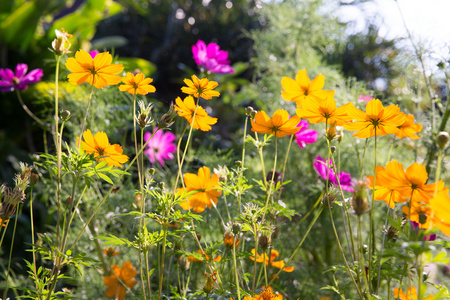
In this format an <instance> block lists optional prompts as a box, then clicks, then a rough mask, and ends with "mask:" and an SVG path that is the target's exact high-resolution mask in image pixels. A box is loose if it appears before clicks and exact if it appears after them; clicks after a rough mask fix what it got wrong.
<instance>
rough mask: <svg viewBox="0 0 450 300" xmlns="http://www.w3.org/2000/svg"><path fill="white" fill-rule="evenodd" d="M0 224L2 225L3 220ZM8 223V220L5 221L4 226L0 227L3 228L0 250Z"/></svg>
mask: <svg viewBox="0 0 450 300" xmlns="http://www.w3.org/2000/svg"><path fill="white" fill-rule="evenodd" d="M2 223H3V220H2ZM9 223H10V220H7V221H6V224H5V226H3V225H2V226H1V228H3V233H2V238H1V240H0V249H1V248H2V244H3V238H4V237H5V233H6V230H7V229H8V225H9Z"/></svg>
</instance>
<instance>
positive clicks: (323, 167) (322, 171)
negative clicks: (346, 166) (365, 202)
mask: <svg viewBox="0 0 450 300" xmlns="http://www.w3.org/2000/svg"><path fill="white" fill-rule="evenodd" d="M313 166H314V169H315V170H316V172H317V174H319V175H320V177H322V178H323V179H324V180H327V174H328V180H329V181H330V182H332V183H333V184H334V185H335V186H338V182H337V179H336V174H335V173H334V170H333V168H332V167H331V159H329V160H328V166H327V161H326V160H325V159H323V158H322V157H320V156H317V157H316V160H315V161H314V164H313ZM339 182H340V184H341V187H342V190H344V191H347V192H354V189H353V187H352V178H351V176H350V174H349V173H345V172H340V173H339Z"/></svg>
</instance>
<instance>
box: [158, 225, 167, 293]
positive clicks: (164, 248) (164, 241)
mask: <svg viewBox="0 0 450 300" xmlns="http://www.w3.org/2000/svg"><path fill="white" fill-rule="evenodd" d="M163 234H164V237H163V244H162V254H161V271H160V274H159V288H158V300H159V299H161V293H162V285H163V277H164V258H165V255H166V242H167V225H165V224H163Z"/></svg>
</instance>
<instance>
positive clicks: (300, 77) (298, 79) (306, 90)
mask: <svg viewBox="0 0 450 300" xmlns="http://www.w3.org/2000/svg"><path fill="white" fill-rule="evenodd" d="M324 85H325V76H323V75H322V74H319V75H317V77H316V78H314V79H313V80H312V81H311V80H310V79H309V77H308V74H307V73H306V70H300V71H298V73H297V75H296V76H295V80H294V79H292V78H289V77H283V79H281V86H282V87H283V88H284V89H285V90H284V91H281V96H282V97H283V99H284V100H287V101H296V102H297V105H298V106H299V107H301V106H303V103H304V102H305V100H310V101H314V102H320V101H322V100H323V99H325V98H327V97H331V98H332V97H334V91H324V90H322V89H323V86H324Z"/></svg>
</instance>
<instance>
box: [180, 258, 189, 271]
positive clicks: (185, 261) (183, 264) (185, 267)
mask: <svg viewBox="0 0 450 300" xmlns="http://www.w3.org/2000/svg"><path fill="white" fill-rule="evenodd" d="M190 264H191V263H190V262H189V260H188V259H187V258H184V257H180V258H178V266H179V267H180V269H181V270H183V271H187V270H189V266H190Z"/></svg>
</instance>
